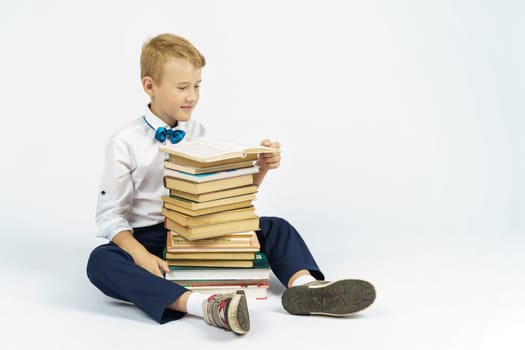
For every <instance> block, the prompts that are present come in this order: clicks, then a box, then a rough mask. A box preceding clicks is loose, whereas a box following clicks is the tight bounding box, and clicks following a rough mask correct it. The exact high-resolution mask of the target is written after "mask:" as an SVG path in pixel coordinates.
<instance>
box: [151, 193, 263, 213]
mask: <svg viewBox="0 0 525 350" xmlns="http://www.w3.org/2000/svg"><path fill="white" fill-rule="evenodd" d="M161 199H162V200H163V201H164V203H169V204H173V205H176V206H178V207H182V208H186V209H191V210H199V209H206V208H211V207H218V206H221V205H227V204H232V203H239V202H246V201H253V200H254V199H255V193H249V194H244V195H241V196H235V197H228V198H221V199H216V200H213V201H207V202H194V201H190V200H189V199H185V198H181V197H175V196H169V197H168V196H162V197H161Z"/></svg>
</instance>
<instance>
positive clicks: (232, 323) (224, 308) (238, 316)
mask: <svg viewBox="0 0 525 350" xmlns="http://www.w3.org/2000/svg"><path fill="white" fill-rule="evenodd" d="M203 307H204V321H206V323H207V324H209V325H212V326H215V327H221V328H224V329H226V330H228V331H230V330H231V331H232V332H234V333H235V334H239V335H242V334H246V333H248V331H249V330H250V316H249V314H248V304H247V302H246V295H245V294H244V291H242V290H238V291H237V292H235V293H227V294H214V295H212V296H211V297H209V298H208V300H206V301H204V303H203Z"/></svg>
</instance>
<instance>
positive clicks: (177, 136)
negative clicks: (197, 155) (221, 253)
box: [155, 126, 186, 143]
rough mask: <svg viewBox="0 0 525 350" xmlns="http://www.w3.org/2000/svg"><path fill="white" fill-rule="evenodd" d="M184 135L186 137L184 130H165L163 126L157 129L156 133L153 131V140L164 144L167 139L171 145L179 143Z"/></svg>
mask: <svg viewBox="0 0 525 350" xmlns="http://www.w3.org/2000/svg"><path fill="white" fill-rule="evenodd" d="M184 135H186V133H185V132H184V130H178V129H177V130H173V129H166V128H165V127H163V126H161V127H159V128H157V131H155V139H157V140H159V141H160V142H164V141H166V139H168V140H170V142H171V143H179V142H180V141H181V140H182V139H183V138H184Z"/></svg>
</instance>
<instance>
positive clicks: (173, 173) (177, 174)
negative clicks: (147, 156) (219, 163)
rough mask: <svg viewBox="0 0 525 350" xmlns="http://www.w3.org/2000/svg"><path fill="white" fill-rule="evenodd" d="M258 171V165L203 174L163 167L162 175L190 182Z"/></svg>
mask: <svg viewBox="0 0 525 350" xmlns="http://www.w3.org/2000/svg"><path fill="white" fill-rule="evenodd" d="M258 172H259V167H258V166H255V165H254V166H251V167H249V168H240V169H229V170H223V171H217V172H212V173H204V174H190V173H185V172H183V171H178V170H173V169H166V168H164V176H168V177H174V178H177V179H181V180H187V181H191V182H198V183H201V182H207V181H213V180H220V179H227V178H230V177H236V176H241V175H248V174H256V173H258Z"/></svg>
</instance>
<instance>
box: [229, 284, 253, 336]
mask: <svg viewBox="0 0 525 350" xmlns="http://www.w3.org/2000/svg"><path fill="white" fill-rule="evenodd" d="M227 315H228V324H229V326H230V329H231V330H232V332H234V333H235V334H239V335H243V334H246V333H248V331H249V330H250V315H249V313H248V304H247V302H246V295H245V294H244V291H242V290H239V291H237V292H236V293H235V296H234V297H233V298H232V299H231V301H230V304H229V305H228V310H227Z"/></svg>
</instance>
